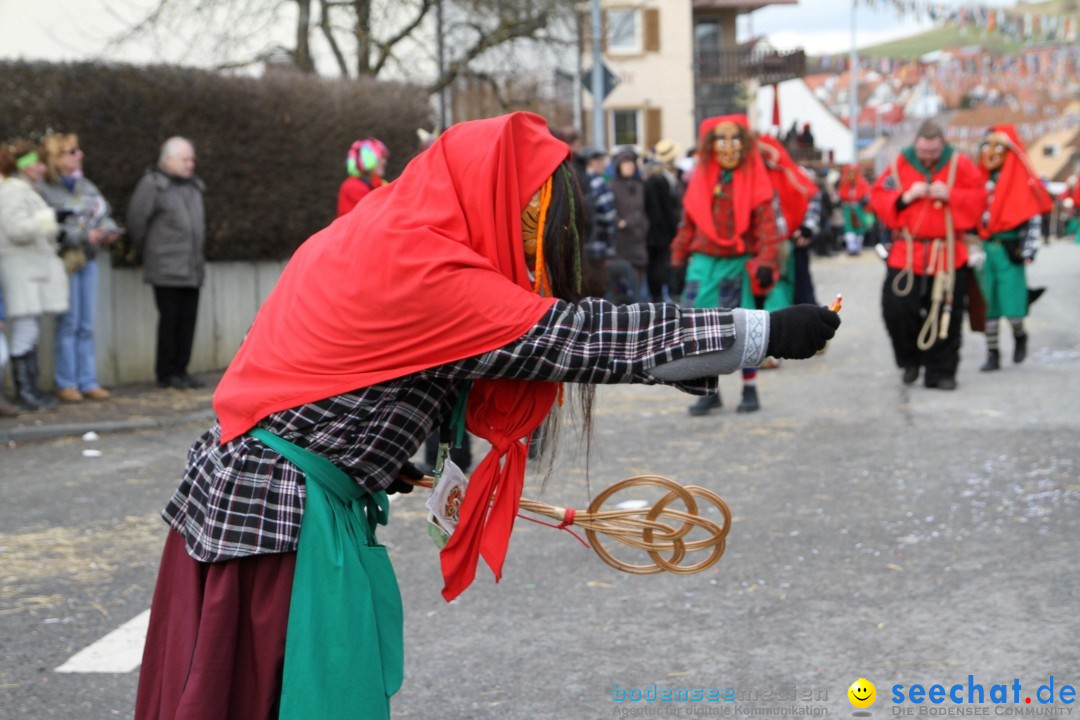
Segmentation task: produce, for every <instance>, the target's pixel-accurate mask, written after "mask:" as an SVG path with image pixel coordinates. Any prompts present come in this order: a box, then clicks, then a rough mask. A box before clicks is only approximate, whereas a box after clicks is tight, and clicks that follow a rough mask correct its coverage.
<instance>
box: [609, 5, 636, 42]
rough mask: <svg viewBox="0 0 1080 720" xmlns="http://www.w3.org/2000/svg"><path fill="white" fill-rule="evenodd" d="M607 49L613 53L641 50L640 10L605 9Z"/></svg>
mask: <svg viewBox="0 0 1080 720" xmlns="http://www.w3.org/2000/svg"><path fill="white" fill-rule="evenodd" d="M607 49H608V52H615V53H635V52H641V12H640V11H639V10H638V9H637V8H611V9H609V10H608V11H607Z"/></svg>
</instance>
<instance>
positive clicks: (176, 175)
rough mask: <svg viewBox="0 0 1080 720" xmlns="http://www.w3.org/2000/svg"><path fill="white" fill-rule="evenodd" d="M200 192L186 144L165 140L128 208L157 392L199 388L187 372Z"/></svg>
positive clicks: (201, 227) (199, 274)
mask: <svg viewBox="0 0 1080 720" xmlns="http://www.w3.org/2000/svg"><path fill="white" fill-rule="evenodd" d="M204 189H205V186H204V185H203V182H202V180H200V179H199V178H198V177H197V176H196V175H195V147H194V146H193V145H192V144H191V141H189V140H187V139H186V138H182V137H171V138H169V139H168V140H166V141H165V143H164V144H163V145H162V146H161V155H160V157H159V159H158V164H157V167H153V168H150V169H148V170H147V171H146V174H145V175H144V176H143V178H142V179H141V180H140V181H139V184H138V185H137V186H136V188H135V193H134V195H132V197H131V204H130V205H129V206H128V212H127V226H128V232H129V233H130V234H131V239H132V241H133V243H134V247H135V252H136V255H137V256H138V257H139V258H140V259H141V260H142V263H143V279H144V280H145V281H146V282H147V283H148V284H150V285H152V286H153V288H154V301H155V303H156V304H157V309H158V329H157V355H156V359H155V362H154V371H155V373H156V374H157V383H158V386H159V387H171V388H177V389H189V388H198V387H202V385H203V384H202V382H200V381H199V380H197V379H196V378H194V377H192V376H191V375H190V374H189V373H188V369H187V366H188V362H189V361H190V360H191V346H192V343H193V342H194V339H195V317H196V315H197V313H198V309H199V288H200V287H201V286H202V283H203V277H204V274H205V258H204V256H203V244H204V241H205V238H206V219H205V213H204V209H203V191H204Z"/></svg>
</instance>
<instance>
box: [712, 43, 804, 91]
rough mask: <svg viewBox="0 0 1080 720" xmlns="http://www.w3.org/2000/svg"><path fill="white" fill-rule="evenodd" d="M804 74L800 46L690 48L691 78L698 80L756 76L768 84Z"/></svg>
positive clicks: (718, 81) (728, 80) (732, 80)
mask: <svg viewBox="0 0 1080 720" xmlns="http://www.w3.org/2000/svg"><path fill="white" fill-rule="evenodd" d="M805 74H806V53H804V52H803V51H802V50H783V51H776V50H764V51H763V50H750V49H744V48H737V49H714V48H699V49H697V50H696V51H695V52H694V75H695V77H694V79H695V81H696V82H697V83H698V84H709V85H712V84H723V83H737V82H742V81H744V80H750V79H756V80H758V81H759V82H760V83H761V84H762V85H772V84H773V83H779V82H784V81H785V80H792V79H794V78H800V77H803V76H804V75H805Z"/></svg>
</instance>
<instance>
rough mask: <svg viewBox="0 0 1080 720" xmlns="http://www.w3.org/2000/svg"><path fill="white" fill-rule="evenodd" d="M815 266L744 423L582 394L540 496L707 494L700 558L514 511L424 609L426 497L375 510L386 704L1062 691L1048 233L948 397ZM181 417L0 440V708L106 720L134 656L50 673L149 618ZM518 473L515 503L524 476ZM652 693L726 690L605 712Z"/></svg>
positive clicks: (607, 392) (864, 298)
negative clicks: (657, 489) (466, 582)
mask: <svg viewBox="0 0 1080 720" xmlns="http://www.w3.org/2000/svg"><path fill="white" fill-rule="evenodd" d="M815 275H816V278H817V283H818V294H819V299H820V300H822V301H825V302H827V301H828V300H830V299H831V298H832V297H833V296H834V295H835V293H836V292H838V291H842V292H843V293H844V297H845V300H844V310H843V313H842V315H843V318H844V324H843V326H842V327H841V329H840V333H839V334H838V336H837V338H836V339H835V340H834V341H833V342H832V343H831V345H830V347H829V349H828V352H827V353H826V354H825V355H823V356H821V357H818V358H815V359H813V360H810V361H806V362H803V363H787V364H785V366H784V367H783V368H782V369H780V370H778V371H766V372H762V373H761V374H760V375H759V386H760V392H761V398H762V404H763V410H762V411H761V412H760V413H757V414H755V415H736V414H735V413H734V411H733V408H734V405H735V404H737V401H738V388H739V380H738V379H737V377H731V378H726V379H724V380H723V381H722V385H723V389H724V402H725V407H724V409H723V410H722V411H720V412H719V413H717V414H714V415H712V416H709V417H706V418H692V417H690V416H689V415H688V414H687V412H686V408H687V406H688V405H689V404H690V403H691V401H692V399H691V398H689V397H687V396H683V395H681V394H680V393H678V392H677V391H674V390H672V389H669V388H655V387H608V388H601V391H600V392H599V393H598V402H597V407H596V413H595V429H594V437H593V446H592V456H591V466H590V473H589V479H588V490H587V485H586V477H585V469H584V466H583V461H582V457H581V455H580V454H578V455H577V456H575V455H574V453H573V452H571V451H572V449H573V447H574V443H573V437H569V438H568V441H567V442H566V443H564V450H566V454H565V457H564V460H563V461H562V462H561V463H560V464H559V466H558V467H557V468H556V471H555V472H554V474H553V475H552V477H551V478H550V480H549V481H548V483H547V485H546V488H545V489H544V492H543V499H545V500H547V501H548V502H552V503H555V504H559V505H571V506H575V507H583V506H585V505H587V504H588V498H589V494H588V493H589V492H590V491H591V494H592V495H595V494H596V493H598V492H599V490H600V489H602V488H604V487H606V486H607V485H609V484H611V483H613V482H615V481H616V480H619V479H621V478H623V477H626V476H630V475H636V474H642V473H659V474H663V475H667V476H670V477H672V478H674V479H676V480H678V481H680V482H682V483H684V484H699V485H703V486H706V487H708V488H711V489H713V490H715V491H717V492H718V493H720V494H721V495H722V496H723V497H724V498H725V499H726V501H727V502H728V503H729V504H730V506H731V508H732V512H733V513H734V516H735V521H734V523H733V528H732V530H731V533H730V535H729V538H728V549H727V553H726V554H725V556H724V557H723V559H722V560H721V561H720V563H719V564H717V565H716V566H714V567H713V568H712V569H710V570H708V571H706V572H704V573H701V574H696V575H688V576H672V575H662V576H657V575H654V576H631V575H627V574H623V573H620V572H617V571H615V570H613V569H611V568H609V567H608V566H606V565H604V564H603V563H602V562H601V561H600V560H599V559H598V558H597V557H596V556H595V555H594V554H593V553H592V552H591V551H589V550H586V549H585V548H583V547H582V546H581V545H580V544H578V543H577V542H576V541H575V540H574V539H573V538H571V537H570V536H569V535H567V534H566V533H563V532H558V531H555V530H551V529H549V528H545V527H541V526H539V525H533V524H531V523H525V522H519V523H518V526H517V528H516V529H515V533H514V539H513V542H512V543H511V548H510V553H509V557H508V560H507V565H506V569H505V577H504V579H503V581H502V582H501V583H499V584H498V585H496V584H495V583H494V582H493V581H492V578H491V576H490V573H488V572H487V570H486V568H483V567H481V570H480V572H479V574H478V577H477V581H476V582H475V583H474V585H473V587H472V588H470V589H469V590H468V591H467V592H466V593H465V594H464V595H463V596H462V597H461V598H460V599H459V600H458V601H457V602H455V603H453V604H447V603H445V602H444V601H443V600H442V599H441V597H440V595H439V590H440V588H441V580H440V576H439V565H438V556H437V554H436V551H435V549H434V547H433V546H432V544H431V541H430V540H429V539H428V537H427V535H426V533H425V525H424V521H423V517H424V508H423V500H424V498H423V497H421V495H420V493H414V494H413V495H412V496H408V497H405V498H403V499H401V500H399V501H397V502H395V503H394V505H393V506H392V519H391V525H390V527H389V528H387V529H386V530H385V531H384V532H383V534H382V539H383V540H384V542H386V543H387V545H388V546H390V548H391V555H392V558H393V561H394V565H395V567H396V570H397V573H398V578H399V582H400V585H401V589H402V593H403V596H404V599H405V603H406V643H407V661H406V662H407V667H406V680H405V686H404V688H403V689H402V691H401V692H400V693H399V694H398V696H397V697H396V698H395V700H394V703H393V707H394V717H401V718H492V719H495V718H499V719H505V720H517V719H524V718H598V717H610V716H620V715H629V714H630V713H632V712H633V713H636V714H637V715H638V716H643V715H645V714H646V713H651V714H653V715H657V716H682V717H688V716H695V715H697V716H703V715H716V714H721V713H727V714H732V713H734V712H736V711H737V710H736V709H737V708H741V709H744V710H745V709H755V710H758V711H760V712H763V711H765V710H776V709H781V708H796V709H797V708H803V709H804V710H805V709H807V708H808V709H810V710H817V711H819V714H821V713H820V711H828V714H830V715H842V716H850V713H851V712H852V710H853V709H854V708H853V707H852V705H851V704H850V703H849V702H848V699H847V695H846V691H847V688H848V686H849V685H850V684H851V683H852V682H853V681H855V680H856V679H858V678H860V677H865V678H867V679H869V680H871V681H872V682H873V683H874V684H876V686H877V691H878V699H877V701H876V703H875V704H874V705H873V706H872V707H871V708H870V710H871V711H873V712H875V714H876V715H877V716H879V717H881V716H885V715H891V714H893V712H894V711H895V708H893V707H891V703H890V701H889V698H890V695H891V688H892V687H893V686H894V685H897V684H900V685H904V686H905V688H907V687H909V686H910V685H911V684H913V683H921V684H923V685H925V686H927V687H929V686H930V685H933V684H935V683H939V684H942V685H944V686H945V687H946V688H948V687H949V686H950V685H952V684H954V683H965V684H966V683H967V682H968V676H969V675H972V676H974V680H973V681H974V682H975V683H979V684H982V685H984V686H985V688H986V691H987V693H989V691H990V688H991V686H992V685H993V684H995V683H1004V684H1009V683H1012V681H1013V679H1014V678H1016V679H1019V681H1020V682H1021V683H1022V687H1023V693H1022V695H1025V696H1032V697H1033V700H1035V698H1034V692H1035V690H1036V688H1037V687H1038V686H1039V685H1041V684H1045V683H1048V682H1049V679H1050V676H1051V675H1052V676H1054V679H1055V683H1056V687H1057V688H1058V689H1060V687H1061V686H1062V685H1063V684H1066V683H1067V684H1071V685H1073V686H1076V685H1077V684H1080V650H1078V642H1077V639H1078V636H1080V632H1078V631H1080V620H1078V619H1077V608H1078V607H1080V569H1078V567H1077V556H1078V554H1080V541H1078V540H1077V533H1076V530H1077V519H1078V509H1080V451H1078V442H1077V440H1078V435H1077V434H1078V432H1080V391H1078V390H1077V388H1080V325H1078V323H1077V321H1076V314H1075V313H1076V310H1077V308H1078V307H1080V283H1078V282H1077V278H1078V277H1080V246H1078V245H1074V244H1071V243H1068V244H1065V243H1062V244H1057V245H1053V246H1051V247H1050V248H1048V249H1046V250H1045V251H1044V252H1043V254H1042V255H1041V256H1040V258H1039V260H1038V262H1037V263H1036V264H1035V266H1033V268H1032V271H1031V282H1032V284H1045V285H1047V286H1049V288H1050V290H1049V292H1048V293H1047V294H1046V296H1045V297H1044V298H1043V299H1042V300H1040V302H1039V304H1038V305H1037V306H1035V309H1034V312H1033V316H1032V317H1031V318H1030V320H1029V327H1030V332H1031V338H1032V339H1031V354H1030V356H1029V359H1028V361H1027V362H1026V363H1025V364H1024V365H1022V366H1019V367H1015V366H1013V365H1012V364H1011V363H1009V362H1006V363H1005V367H1004V369H1003V370H1002V371H1001V372H999V373H996V374H982V373H979V372H978V371H977V368H978V365H979V364H980V363H981V361H982V356H983V352H984V350H983V348H984V345H983V339H982V337H981V336H970V335H969V336H968V337H967V338H966V340H965V345H964V350H963V363H962V366H961V370H960V374H959V382H960V389H959V390H958V391H956V392H954V393H945V392H941V391H935V390H927V389H924V388H923V387H922V386H921V385H916V386H913V387H910V388H904V387H902V386H901V384H900V382H899V371H898V370H896V369H895V368H894V367H893V365H892V362H891V353H890V350H889V346H888V342H887V338H886V335H885V332H884V329H883V325H882V323H881V320H880V310H879V293H880V282H881V278H882V276H883V269H882V267H881V264H880V262H879V261H878V260H877V259H876V258H875V257H873V256H872V255H870V254H866V255H864V256H863V257H860V258H857V259H850V258H846V257H841V258H835V259H830V260H827V261H822V262H818V263H817V264H816V266H815ZM1003 343H1004V349H1005V351H1006V352H1005V353H1004V354H1005V355H1006V356H1009V355H1011V347H1012V346H1011V339H1010V338H1009V337H1008V335H1007V333H1006V336H1005V337H1004V338H1003ZM200 431H201V427H200V426H198V425H190V426H181V427H177V428H171V429H169V430H167V431H162V430H157V431H143V432H136V433H123V434H112V435H105V436H103V437H102V439H101V440H99V441H98V442H96V443H93V444H92V447H93V448H94V449H97V450H100V451H101V453H102V456H101V457H98V458H84V457H83V456H82V450H83V449H86V448H87V447H90V445H88V444H86V443H84V442H82V441H81V440H79V439H67V440H57V441H51V442H45V443H37V444H33V443H31V444H27V445H22V446H19V447H17V448H14V449H0V718H2V719H4V720H6V719H9V718H10V719H12V720H14V719H15V718H19V719H23V718H111V717H129V716H130V715H131V709H132V706H133V702H134V689H135V684H136V681H137V671H135V672H130V673H75V674H62V673H57V672H55V669H56V668H57V667H58V666H60V665H61V664H63V663H64V662H65V661H66V660H67V659H68V658H69V657H71V656H72V655H73V654H74V653H76V652H77V651H79V650H81V649H83V648H85V647H86V646H88V645H90V644H92V643H94V642H95V641H96V640H98V639H99V638H101V637H103V636H105V635H106V634H108V633H109V632H111V631H112V630H114V629H115V628H116V627H118V626H119V625H121V624H123V623H124V622H126V621H128V620H130V619H131V618H133V617H135V616H136V615H138V614H139V613H141V612H143V611H144V610H146V609H147V608H148V607H149V602H150V595H151V591H152V588H153V582H154V578H155V572H156V567H157V562H158V555H159V553H160V549H161V544H162V542H163V539H164V534H165V528H164V525H163V523H162V522H161V521H160V519H159V518H158V515H157V513H158V511H159V510H160V508H161V506H162V505H163V503H164V501H165V499H166V498H167V497H168V495H169V494H170V493H171V491H172V489H173V488H174V486H175V484H176V481H177V478H178V477H179V473H180V471H181V468H182V464H183V461H184V453H185V449H186V447H187V445H188V444H189V443H190V442H191V440H193V439H194V438H195V437H196V436H197V434H198V433H199V432H200ZM529 484H530V486H529V488H528V490H527V494H528V495H530V496H533V497H536V496H537V495H539V485H540V478H539V477H536V476H533V477H531V479H530V481H529ZM629 499H638V498H629ZM653 684H655V685H656V686H657V687H658V688H661V689H663V688H665V687H666V688H688V689H692V688H702V689H704V690H705V691H706V697H707V693H708V691H709V690H715V691H716V692H719V693H726V689H728V688H730V689H732V693H734V695H735V697H736V700H735V701H731V702H724V701H722V700H720V701H715V700H714V701H711V702H710V701H700V702H690V701H675V702H630V701H621V702H620V701H616V700H614V697H616V696H617V694H618V692H619V691H623V692H632V690H633V689H635V688H636V689H644V690H645V691H646V692H647V691H648V690H649V688H651V687H652V686H653ZM965 687H966V685H965ZM768 692H773V693H774V694H773V695H772V696H770V697H766V695H765V693H768ZM964 692H965V693H966V690H965V691H964ZM1010 692H1011V691H1010ZM805 693H809V696H807V695H805ZM807 697H809V699H807ZM988 699H989V698H988ZM909 707H912V708H918V707H920V706H915V705H910V704H909ZM921 707H926V706H925V705H924V706H921ZM941 707H942V708H944V707H946V706H945V705H943V706H941ZM1002 707H1003V706H987V708H988V709H989V714H990V715H995V714H998V715H1000V711H1001V710H1002ZM1008 707H1010V708H1013V707H1015V708H1017V709H1023V708H1024V707H1025V703H1024V702H1023V697H1021V698H1020V704H1019V705H1009V706H1008ZM1027 707H1028V708H1031V709H1035V708H1038V709H1042V710H1044V711H1045V710H1046V709H1047V708H1046V707H1044V706H1039V704H1038V703H1037V702H1035V705H1034V706H1027ZM1058 707H1061V705H1060V703H1059V704H1058ZM995 711H999V712H995ZM916 712H917V710H916ZM1055 713H1056V715H1057V716H1062V717H1064V716H1066V715H1065V714H1064V711H1060V710H1058V711H1055ZM1052 716H1053V715H1052Z"/></svg>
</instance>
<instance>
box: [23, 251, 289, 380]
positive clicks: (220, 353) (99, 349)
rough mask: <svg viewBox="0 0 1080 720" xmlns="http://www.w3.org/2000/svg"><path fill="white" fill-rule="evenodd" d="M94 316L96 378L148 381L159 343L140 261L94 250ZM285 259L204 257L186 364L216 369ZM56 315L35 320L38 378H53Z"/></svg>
mask: <svg viewBox="0 0 1080 720" xmlns="http://www.w3.org/2000/svg"><path fill="white" fill-rule="evenodd" d="M98 263H99V271H100V279H99V286H98V305H97V319H96V321H95V324H94V335H95V349H96V359H97V370H98V380H99V381H100V382H101V383H102V384H103V385H105V386H109V385H117V384H123V383H133V382H151V381H153V380H155V377H154V352H155V346H156V343H157V309H156V307H155V305H154V293H153V290H152V289H151V288H150V286H149V285H147V284H145V283H144V282H143V280H142V268H113V267H112V266H111V264H110V263H109V260H108V258H107V257H106V258H99V260H98ZM284 268H285V263H284V262H271V261H267V262H257V263H256V262H222V263H207V264H206V282H205V283H204V284H203V287H202V291H201V292H200V294H199V316H198V320H197V321H196V324H195V345H194V347H193V348H192V352H191V364H190V365H189V366H188V369H189V370H191V371H192V372H200V371H203V370H221V369H224V368H225V367H227V366H228V364H229V362H230V361H231V360H232V356H233V354H234V353H236V350H237V348H239V347H240V342H241V341H242V340H243V339H244V333H246V332H247V329H248V326H249V325H251V321H252V320H254V319H255V312H256V311H257V310H258V309H259V306H260V305H262V302H263V301H264V300H265V299H266V297H267V295H269V294H270V291H271V290H273V289H274V285H275V284H276V283H277V280H278V277H280V276H281V271H282V270H283V269H284ZM55 327H56V323H55V320H54V318H52V317H47V318H45V319H44V320H43V322H42V324H41V340H40V342H39V345H38V357H39V360H40V364H41V384H42V387H44V388H51V387H52V386H53V382H52V378H53V365H54V363H53V359H54V351H55V346H56V343H55V338H56V335H55Z"/></svg>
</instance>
